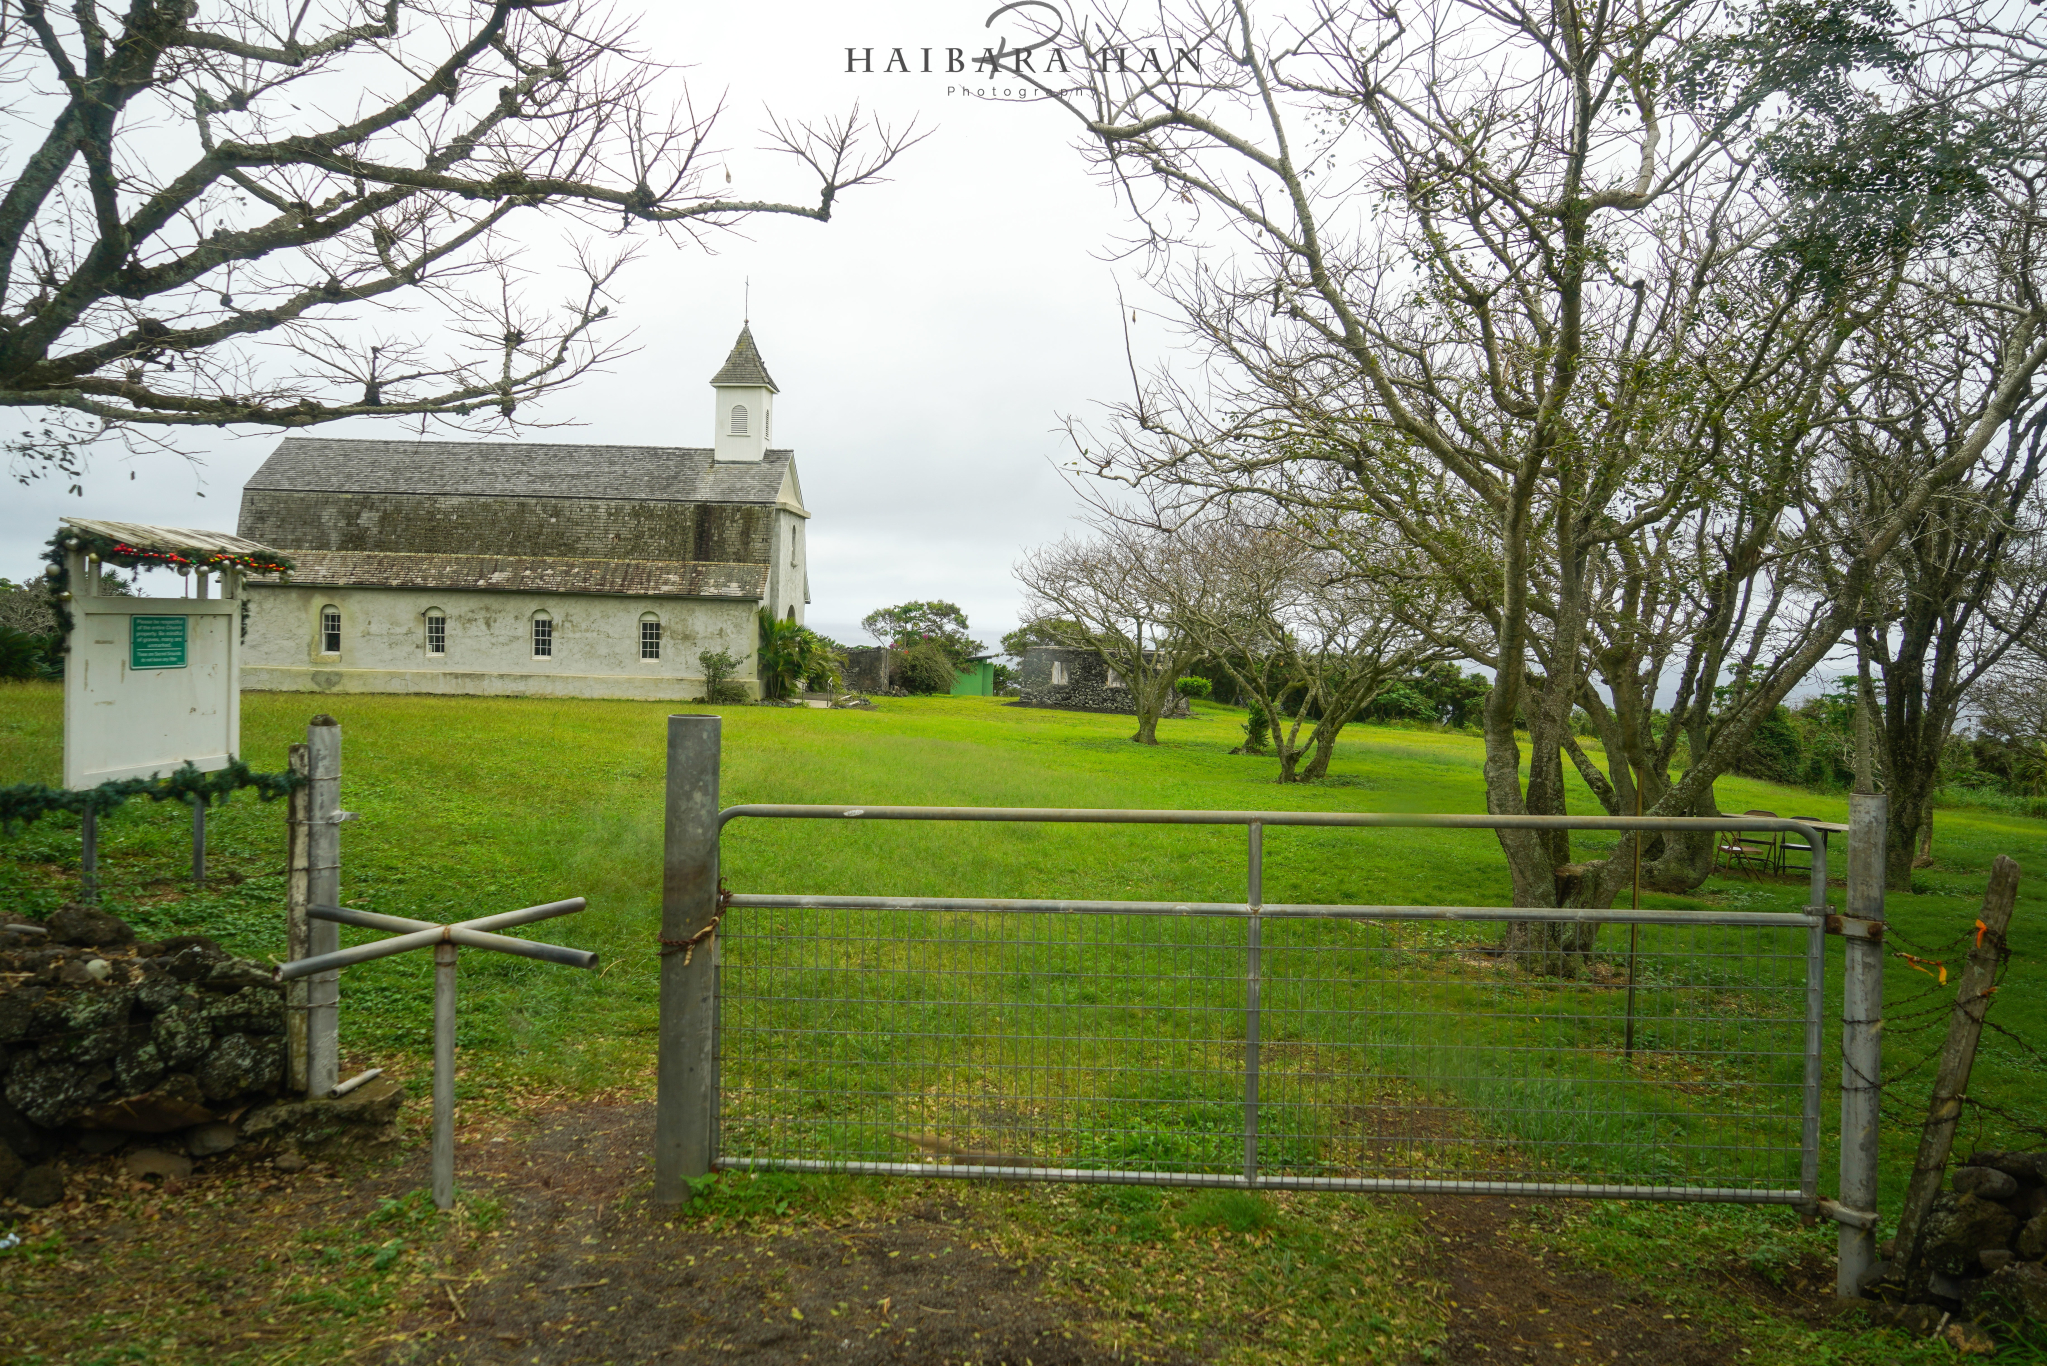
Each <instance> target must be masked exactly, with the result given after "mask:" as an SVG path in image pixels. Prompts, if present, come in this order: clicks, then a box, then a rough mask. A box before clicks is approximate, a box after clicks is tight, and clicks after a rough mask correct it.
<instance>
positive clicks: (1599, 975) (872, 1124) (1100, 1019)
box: [717, 897, 1817, 1201]
mask: <svg viewBox="0 0 2047 1366" xmlns="http://www.w3.org/2000/svg"><path fill="white" fill-rule="evenodd" d="M772 900H777V898H765V897H761V898H741V903H742V904H739V905H735V907H734V909H733V910H732V912H731V913H730V914H729V915H728V917H727V919H726V920H725V922H724V926H723V928H722V930H721V932H720V935H719V945H720V947H719V953H720V969H719V1029H718V1059H717V1067H718V1072H719V1076H720V1078H721V1081H720V1105H719V1116H718V1151H719V1157H718V1161H719V1164H720V1165H722V1166H726V1167H753V1168H760V1167H781V1168H789V1169H797V1170H828V1169H838V1170H849V1171H916V1170H922V1171H927V1172H930V1173H932V1174H955V1175H983V1176H1007V1177H1012V1178H1026V1179H1028V1178H1041V1179H1042V1178H1052V1179H1066V1180H1097V1181H1099V1180H1109V1181H1138V1182H1160V1183H1194V1184H1257V1185H1266V1186H1309V1187H1336V1188H1344V1187H1350V1188H1355V1189H1387V1188H1401V1187H1408V1186H1412V1187H1414V1188H1426V1189H1433V1188H1441V1187H1439V1183H1442V1187H1447V1188H1454V1189H1471V1190H1496V1189H1507V1188H1519V1187H1521V1186H1525V1185H1529V1184H1535V1185H1543V1186H1557V1187H1566V1188H1570V1189H1574V1190H1580V1191H1583V1192H1584V1193H1588V1194H1592V1193H1628V1194H1636V1195H1647V1196H1649V1197H1651V1198H1655V1197H1656V1196H1658V1195H1662V1196H1665V1197H1668V1198H1717V1199H1760V1200H1782V1201H1789V1200H1793V1199H1797V1198H1799V1197H1800V1195H1801V1193H1802V1194H1804V1195H1807V1196H1809V1195H1810V1194H1811V1191H1810V1185H1811V1172H1812V1159H1813V1145H1814V1143H1815V1142H1816V1137H1817V1128H1816V1122H1815V1121H1816V1111H1815V1106H1816V1103H1817V1092H1816V1090H1815V1089H1814V1088H1813V1086H1812V1081H1813V1078H1814V1076H1815V1075H1816V1074H1815V1073H1814V1072H1813V1071H1812V1070H1811V1056H1810V1055H1811V1043H1812V1040H1813V1038H1814V1033H1813V1026H1814V1023H1815V1017H1814V1016H1813V1015H1812V1012H1813V1011H1814V1010H1815V1009H1816V1008H1817V994H1816V993H1815V992H1813V991H1812V990H1811V989H1810V988H1811V985H1812V984H1811V982H1810V980H1809V976H1808V974H1809V973H1810V972H1812V971H1814V970H1815V961H1814V959H1813V957H1812V955H1811V947H1812V939H1811V929H1810V927H1809V926H1806V925H1803V924H1793V923H1784V922H1787V921H1790V920H1793V919H1794V918H1793V917H1775V918H1774V919H1775V920H1776V921H1777V922H1779V923H1774V924H1767V925H1765V924H1756V925H1748V924H1742V923H1739V921H1738V919H1736V918H1734V917H1721V918H1719V920H1718V921H1710V919H1709V923H1697V919H1698V918H1692V919H1691V920H1689V921H1687V920H1686V918H1685V917H1683V916H1673V917H1672V919H1673V922H1674V923H1644V924H1638V925H1634V926H1629V925H1614V924H1609V925H1605V926H1603V927H1599V926H1592V925H1579V924H1559V923H1539V922H1538V923H1530V922H1524V921H1514V922H1507V921H1484V920H1473V919H1451V918H1447V913H1446V918H1442V919H1431V918H1429V915H1430V912H1429V908H1412V909H1403V910H1402V912H1400V915H1401V918H1398V919H1388V918H1384V917H1374V916H1372V915H1369V914H1361V913H1356V912H1336V911H1334V910H1333V909H1332V908H1305V907H1303V908H1269V913H1267V914H1264V915H1261V916H1257V917H1253V916H1251V915H1248V914H1246V913H1245V912H1244V911H1243V910H1242V909H1218V908H1209V909H1206V910H1195V909H1185V908H1183V909H1181V910H1178V911H1175V912H1171V913H1167V912H1160V911H1154V910H1119V911H1113V912H1096V913H1074V912H1071V911H1067V912H1057V911H1054V912H1044V911H1028V912H1027V911H1016V910H965V909H938V908H931V907H918V908H904V907H877V906H873V905H868V906H835V905H829V904H822V905H820V904H810V905H803V906H773V905H751V904H744V903H747V902H760V901H772ZM782 900H795V898H786V899H782ZM1630 984H1632V986H1631V985H1630ZM1623 1188H1624V1190H1623Z"/></svg>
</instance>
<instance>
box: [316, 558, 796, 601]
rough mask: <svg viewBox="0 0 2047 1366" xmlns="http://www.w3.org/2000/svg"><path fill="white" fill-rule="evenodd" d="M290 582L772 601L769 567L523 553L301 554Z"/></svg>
mask: <svg viewBox="0 0 2047 1366" xmlns="http://www.w3.org/2000/svg"><path fill="white" fill-rule="evenodd" d="M293 559H294V560H295V561H296V562H297V565H298V567H297V568H296V569H294V570H293V571H292V573H291V575H290V577H289V579H288V580H287V582H288V583H291V584H297V585H305V586H316V587H324V588H345V587H355V588H445V589H470V590H478V589H480V590H483V591H487V592H490V591H495V592H502V593H614V594H619V595H622V596H625V597H661V598H739V599H743V600H745V601H748V602H758V601H760V600H761V599H762V598H764V597H766V596H767V591H768V567H767V566H766V565H764V564H706V563H701V562H695V561H684V560H572V559H541V558H537V557H533V556H522V555H417V554H408V553H401V552H397V551H381V550H301V551H299V552H298V553H297V554H296V555H295V556H293Z"/></svg>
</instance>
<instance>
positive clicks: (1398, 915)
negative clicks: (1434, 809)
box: [726, 892, 1826, 929]
mask: <svg viewBox="0 0 2047 1366" xmlns="http://www.w3.org/2000/svg"><path fill="white" fill-rule="evenodd" d="M726 904H727V905H730V906H738V907H742V908H748V907H750V908H752V909H755V910H792V911H1016V912H1021V913H1024V914H1039V915H1218V916H1243V915H1248V914H1250V913H1251V912H1250V908H1249V907H1248V906H1247V905H1246V904H1245V903H1244V902H1241V901H1031V900H1023V899H1017V898H1013V897H987V896H984V897H960V896H774V895H767V894H762V893H755V892H734V893H733V894H732V895H731V897H730V898H728V900H727V902H726ZM1258 914H1259V915H1262V916H1264V917H1265V918H1266V919H1268V920H1277V919H1295V920H1301V919H1322V920H1479V921H1521V920H1526V921H1535V922H1548V923H1551V924H1563V925H1587V924H1591V925H1701V926H1707V925H1727V926H1736V927H1739V928H1742V929H1752V928H1756V927H1759V926H1774V927H1777V928H1781V929H1811V928H1813V927H1814V926H1818V927H1819V928H1821V929H1824V928H1826V917H1825V916H1824V915H1821V916H1813V915H1808V914H1801V913H1799V912H1796V911H1753V912H1748V911H1634V910H1628V911H1620V910H1616V911H1600V910H1593V909H1591V908H1588V907H1583V906H1565V907H1547V906H1336V905H1324V904H1321V903H1318V902H1267V903H1266V904H1265V905H1263V906H1260V907H1258Z"/></svg>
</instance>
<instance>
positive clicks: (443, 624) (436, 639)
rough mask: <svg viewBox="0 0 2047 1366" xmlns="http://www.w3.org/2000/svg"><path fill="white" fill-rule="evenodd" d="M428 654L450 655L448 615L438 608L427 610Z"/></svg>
mask: <svg viewBox="0 0 2047 1366" xmlns="http://www.w3.org/2000/svg"><path fill="white" fill-rule="evenodd" d="M426 652H427V653H428V654H430V655H444V654H446V653H448V614H447V613H446V612H443V611H442V610H441V609H440V608H438V607H429V608H427V609H426Z"/></svg>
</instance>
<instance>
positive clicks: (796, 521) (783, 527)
mask: <svg viewBox="0 0 2047 1366" xmlns="http://www.w3.org/2000/svg"><path fill="white" fill-rule="evenodd" d="M771 534H772V540H771V542H770V555H769V558H768V599H767V606H768V609H769V610H770V611H772V612H773V613H774V614H775V617H776V619H777V620H783V619H786V618H787V617H788V615H789V609H790V608H792V607H793V608H795V609H796V620H797V622H798V624H801V623H802V621H803V617H804V609H805V607H806V606H807V604H808V603H809V602H810V567H809V565H808V563H807V555H808V547H807V544H806V538H807V537H808V535H809V533H808V531H806V530H805V528H804V519H803V518H801V517H798V516H797V515H796V514H795V513H793V512H788V511H784V510H783V509H780V508H777V509H775V511H774V529H773V532H772V533H771Z"/></svg>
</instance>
